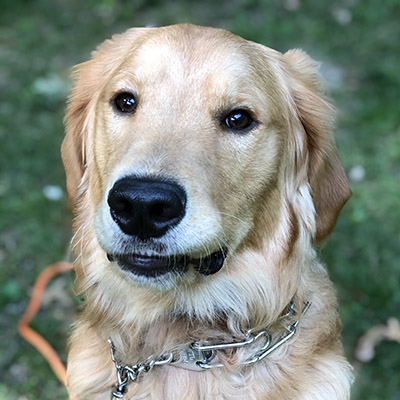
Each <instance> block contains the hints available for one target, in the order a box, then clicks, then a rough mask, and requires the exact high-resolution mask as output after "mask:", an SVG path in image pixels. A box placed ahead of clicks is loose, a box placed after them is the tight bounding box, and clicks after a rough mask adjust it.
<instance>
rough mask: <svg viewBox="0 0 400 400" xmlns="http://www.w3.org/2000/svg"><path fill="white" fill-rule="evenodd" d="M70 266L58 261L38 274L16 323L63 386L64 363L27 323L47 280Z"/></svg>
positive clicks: (65, 375) (20, 331)
mask: <svg viewBox="0 0 400 400" xmlns="http://www.w3.org/2000/svg"><path fill="white" fill-rule="evenodd" d="M72 268H73V265H72V264H71V263H68V262H64V261H60V262H56V263H54V264H52V265H50V266H48V267H47V268H45V269H44V270H43V271H42V272H41V273H40V274H39V276H38V278H37V279H36V282H35V285H34V287H33V293H32V298H31V300H30V302H29V304H28V307H27V308H26V310H25V312H24V314H23V315H22V317H21V319H20V321H19V323H18V332H19V334H20V335H21V336H22V337H23V338H24V339H25V340H27V341H28V342H29V343H30V344H31V345H32V346H33V347H35V348H36V349H37V350H38V351H39V352H40V353H41V354H42V355H43V357H44V358H45V359H46V360H47V362H48V363H49V365H50V367H51V369H52V370H53V372H54V373H55V375H56V376H57V378H58V379H59V380H60V381H61V382H62V383H63V384H64V386H65V387H67V373H66V368H65V366H64V364H63V363H62V361H61V360H60V357H59V356H58V354H57V352H56V351H55V350H54V348H53V347H52V346H51V345H50V343H49V342H48V341H47V340H46V339H44V338H43V336H41V335H39V334H38V333H37V332H35V331H34V330H33V329H32V328H31V327H30V326H29V324H30V322H31V321H32V319H33V318H34V316H35V315H36V314H37V313H38V311H39V309H40V305H41V302H42V296H43V293H44V291H45V289H46V286H47V284H48V283H49V281H50V280H51V279H52V278H53V277H54V276H56V275H58V274H61V273H63V272H66V271H70V270H72Z"/></svg>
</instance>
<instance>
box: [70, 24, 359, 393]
mask: <svg viewBox="0 0 400 400" xmlns="http://www.w3.org/2000/svg"><path fill="white" fill-rule="evenodd" d="M316 71H317V64H316V63H315V62H314V61H312V60H311V59H310V58H309V57H308V56H307V55H306V54H305V53H303V52H302V51H300V50H293V51H288V52H287V53H285V54H281V53H279V52H277V51H274V50H271V49H269V48H267V47H264V46H262V45H259V44H256V43H253V42H249V41H246V40H244V39H242V38H240V37H238V36H235V35H233V34H231V33H229V32H226V31H224V30H219V29H213V28H204V27H196V26H192V25H176V26H170V27H164V28H149V29H131V30H128V31H127V32H126V33H124V34H122V35H116V36H114V37H113V38H112V39H111V40H108V41H106V42H104V43H103V44H102V45H101V46H100V47H99V48H98V50H97V51H96V52H95V53H94V54H93V58H92V59H91V60H90V61H88V62H86V63H83V64H81V65H78V66H77V67H76V69H75V83H74V89H73V91H72V94H71V96H70V99H69V104H68V111H67V115H66V128H67V129H66V130H67V133H66V137H65V140H64V143H63V146H62V157H63V162H64V166H65V170H66V179H67V189H68V194H69V198H70V201H71V204H72V206H73V209H74V212H75V214H76V218H75V221H74V230H75V235H74V238H73V250H74V252H75V254H76V255H77V259H76V262H75V270H76V289H77V292H78V293H82V294H83V295H84V297H85V306H84V309H83V311H82V312H81V314H80V316H79V318H78V321H77V322H76V324H75V327H74V330H73V334H72V337H71V340H70V351H69V357H68V382H69V392H70V396H71V397H73V396H76V397H77V398H78V399H79V400H83V399H109V397H110V390H111V386H112V385H114V384H115V382H116V376H115V368H114V366H113V364H112V362H111V359H110V355H109V346H108V343H107V339H108V337H110V336H111V337H112V339H113V341H114V342H115V345H116V348H117V352H118V357H119V359H121V362H123V363H125V364H130V365H132V364H135V363H137V362H138V361H139V360H143V359H146V358H147V357H148V356H149V355H151V354H162V353H163V352H165V351H168V350H169V349H171V348H173V347H175V346H177V345H180V344H185V343H190V342H191V340H192V338H198V339H210V338H211V339H212V338H216V337H218V338H219V339H223V340H224V341H231V340H232V338H237V337H241V335H242V332H246V329H248V328H249V327H251V328H253V329H256V330H257V329H262V328H264V327H270V329H272V330H274V329H276V330H277V331H278V332H279V326H278V325H277V323H276V321H277V320H278V318H279V316H280V315H281V313H282V311H283V310H284V309H285V307H286V305H287V304H288V303H289V302H290V300H291V299H295V303H296V305H297V308H298V309H300V308H301V307H302V304H303V303H304V302H305V301H307V300H308V301H311V302H312V306H311V308H310V309H309V311H308V313H307V314H306V315H304V316H303V318H301V323H300V325H299V329H298V333H297V334H296V335H295V337H294V338H293V339H291V340H290V341H289V342H288V343H286V344H285V345H284V346H282V347H281V348H279V349H278V350H276V351H275V352H274V353H272V354H271V355H270V356H269V357H268V358H267V359H265V360H263V361H262V362H260V363H258V364H256V365H254V366H251V367H245V368H243V367H242V368H241V367H240V366H239V365H238V364H240V361H241V360H244V359H246V357H248V355H249V354H248V350H246V349H241V350H238V351H236V352H232V353H230V355H229V354H228V355H227V356H226V359H225V361H224V362H225V364H226V365H227V367H226V368H223V369H218V370H213V371H206V372H195V371H188V370H185V369H180V368H176V367H173V366H164V367H158V368H155V369H154V370H153V371H151V372H150V373H148V374H143V375H142V376H141V377H140V379H139V382H138V383H131V384H130V385H129V393H128V394H127V395H126V398H127V399H154V400H161V399H168V400H189V399H193V400H194V399H205V400H207V399H210V400H211V399H217V400H218V399H221V400H222V399H229V400H233V399H246V400H251V399H254V400H255V399H257V400H260V399H265V400H267V399H268V400H285V399H288V400H289V399H290V400H306V399H307V400H311V399H312V400H317V399H319V400H327V399H330V400H335V399H336V400H345V399H348V398H349V391H350V384H351V381H352V374H351V368H350V366H349V364H348V363H347V361H346V360H345V358H344V356H343V353H342V346H341V344H340V327H341V324H340V321H339V317H338V314H337V303H336V296H335V292H334V289H333V287H332V285H331V283H330V281H329V279H328V276H327V273H326V271H325V269H324V267H323V266H321V264H320V263H319V262H318V260H317V258H316V253H315V251H314V249H313V246H314V245H315V244H316V243H318V242H320V241H322V240H324V239H325V238H326V237H327V236H328V235H329V234H330V232H331V231H332V229H333V227H334V225H335V222H336V219H337V216H338V213H339V211H340V209H341V208H342V206H343V205H344V203H345V202H346V201H347V199H348V198H349V196H350V190H349V187H348V183H347V179H346V176H345V173H344V170H343V168H342V165H341V162H340V158H339V156H338V152H337V149H336V146H335V143H334V140H333V136H332V122H333V117H334V115H333V114H334V112H333V109H332V107H331V106H330V105H329V104H328V103H327V102H326V101H325V100H323V98H322V95H321V89H320V82H319V78H318V77H317V72H316ZM120 90H132V91H134V92H135V93H137V94H138V96H139V106H138V109H137V111H136V113H135V114H134V115H133V116H129V117H123V118H122V117H120V116H118V115H116V114H115V112H114V111H113V109H112V107H111V106H110V99H111V98H112V96H113V95H114V94H115V93H116V92H118V91H120ZM240 107H241V108H243V107H246V108H248V109H250V110H251V111H252V112H253V113H254V114H255V115H256V116H257V118H258V122H259V125H258V126H257V127H256V128H254V129H253V130H251V131H250V132H248V133H246V134H235V133H232V132H227V131H224V130H223V129H221V127H220V125H219V124H218V123H217V122H216V118H215V115H217V114H218V112H220V110H226V109H235V108H240ZM132 173H135V174H140V175H144V176H145V175H147V174H148V175H158V176H159V175H161V176H167V177H173V178H174V179H176V180H178V181H179V182H180V183H181V184H182V185H183V186H184V187H185V190H186V191H187V193H188V199H189V200H188V201H189V206H188V212H187V215H186V216H185V218H184V220H183V221H182V222H181V223H180V225H179V226H178V227H177V229H174V230H173V232H172V233H171V234H169V235H167V237H166V238H165V239H164V238H161V239H160V240H162V241H164V243H163V245H164V249H165V250H164V251H165V252H169V254H196V255H197V256H198V255H199V254H200V255H201V254H202V255H203V256H204V255H206V254H209V253H211V252H213V251H215V250H216V249H218V248H219V246H221V245H224V246H226V247H227V248H228V249H229V256H228V258H227V259H226V261H225V264H224V266H223V268H222V270H221V271H219V272H218V273H216V274H214V275H210V276H204V275H200V274H198V273H197V272H195V271H194V270H189V271H188V272H187V273H186V274H185V275H183V276H182V277H180V278H179V279H175V280H174V279H172V278H171V279H169V278H168V279H166V281H165V282H163V281H162V280H161V281H160V280H159V281H157V282H141V281H136V280H135V279H130V277H129V276H127V274H126V273H122V272H121V271H120V270H119V269H118V267H116V266H115V265H114V264H113V263H110V262H109V261H108V260H107V258H106V252H107V251H110V249H111V250H112V249H113V248H114V247H115V246H119V245H120V242H119V239H118V232H117V230H116V228H115V226H114V225H115V224H114V225H112V223H111V222H110V221H109V217H108V216H107V215H108V211H107V210H108V209H107V204H106V197H107V193H108V191H109V190H110V188H111V186H112V184H113V182H115V180H116V179H118V178H119V177H121V176H124V175H126V174H132ZM153 251H156V250H154V249H153ZM204 252H207V253H204Z"/></svg>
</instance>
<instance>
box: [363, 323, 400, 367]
mask: <svg viewBox="0 0 400 400" xmlns="http://www.w3.org/2000/svg"><path fill="white" fill-rule="evenodd" d="M383 340H391V341H394V342H398V343H400V323H399V321H398V320H397V319H396V318H389V319H388V322H387V325H376V326H374V327H372V328H371V329H369V330H368V331H367V332H366V333H365V334H364V335H363V336H361V338H360V339H359V341H358V345H357V348H356V351H355V357H356V358H357V360H359V361H361V362H369V361H371V360H372V359H373V358H374V356H375V347H376V346H377V345H378V344H379V343H381V342H382V341H383Z"/></svg>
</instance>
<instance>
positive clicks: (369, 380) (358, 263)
mask: <svg viewBox="0 0 400 400" xmlns="http://www.w3.org/2000/svg"><path fill="white" fill-rule="evenodd" d="M289 3H291V4H296V2H295V1H278V0H276V1H272V0H270V1H267V0H260V1H255V0H229V1H228V0H225V1H221V2H215V1H211V0H206V1H203V2H202V3H198V2H195V1H194V0H192V1H185V2H184V1H177V2H162V1H159V0H150V1H145V0H135V1H129V2H126V1H116V0H101V1H94V0H88V1H86V2H82V1H78V0H69V1H61V0H53V1H50V0H36V1H35V2H29V1H23V0H19V1H17V0H16V1H12V2H6V1H5V0H3V1H2V2H1V13H0V65H1V68H0V85H1V90H0V152H1V153H0V263H1V268H0V281H1V285H0V306H1V309H2V310H1V314H0V329H1V337H2V346H1V347H2V349H1V356H0V376H1V383H0V400H2V399H11V398H12V399H21V400H27V399H28V400H30V399H39V398H40V399H42V400H47V399H49V400H50V399H55V398H57V399H62V398H66V394H65V390H64V389H63V388H62V386H61V385H60V384H59V383H58V382H57V380H56V378H55V377H54V376H53V374H52V372H51V371H50V369H49V367H48V366H47V364H46V362H45V361H44V360H43V359H42V358H41V356H39V355H38V354H37V352H36V350H34V349H33V348H32V347H31V346H30V345H29V344H27V343H26V342H25V341H23V340H22V339H21V338H19V337H18V335H17V334H16V324H17V321H18V318H19V316H20V315H21V313H22V311H23V309H24V308H25V306H26V304H27V302H28V298H29V294H30V290H31V286H32V283H33V281H34V279H35V277H36V276H37V274H38V273H39V271H40V270H41V269H42V268H43V266H45V265H47V264H49V263H51V262H54V261H57V260H59V259H63V258H64V259H65V257H66V255H67V249H68V241H69V238H70V224H71V216H70V214H69V212H68V208H67V205H66V198H65V194H64V196H63V197H61V198H60V199H59V200H56V201H54V200H53V201H52V200H49V199H48V198H46V197H45V195H44V192H43V190H44V189H45V188H46V187H48V186H49V185H55V186H59V187H62V188H63V189H64V174H63V170H62V165H61V160H60V156H59V148H60V144H61V141H62V138H63V125H62V118H63V114H64V108H65V96H66V93H67V91H68V75H69V70H70V67H71V66H72V65H74V64H76V63H78V62H81V61H84V60H86V59H87V58H88V57H89V54H90V51H91V50H93V49H94V47H95V46H96V45H97V44H99V43H100V42H101V41H103V40H104V39H106V38H107V37H109V36H110V35H111V34H112V33H115V32H121V31H123V30H125V29H126V28H128V27H131V26H143V25H146V24H154V25H164V24H171V23H177V22H192V23H197V24H202V25H213V26H220V27H224V28H227V29H229V30H232V31H233V32H235V33H237V34H239V35H242V36H245V37H246V38H248V39H251V40H255V41H259V42H262V43H264V44H267V45H269V46H270V47H274V48H276V49H278V50H281V51H285V50H287V49H289V48H293V47H301V48H303V49H304V50H306V51H307V52H308V53H309V54H310V55H312V56H313V57H314V58H316V59H318V60H320V61H323V67H322V73H323V74H324V75H326V77H327V79H328V82H330V83H331V86H330V92H331V97H332V98H333V100H334V102H335V103H336V105H337V107H338V108H339V109H340V110H341V111H340V113H339V117H338V124H337V125H338V126H337V135H336V137H337V142H338V145H339V147H340V151H341V155H342V158H343V162H344V165H345V168H346V170H347V171H350V170H351V169H352V167H354V166H362V168H363V170H364V171H365V177H364V178H363V179H362V180H361V181H357V182H352V188H353V192H354V195H353V198H352V199H351V201H350V202H349V204H348V205H347V206H346V207H345V209H344V211H343V213H342V216H341V218H340V220H339V223H338V225H337V229H336V231H335V233H334V234H333V235H332V237H331V240H330V241H329V243H328V244H327V245H326V246H325V247H324V248H323V249H322V250H321V257H322V258H323V259H324V261H325V262H326V263H327V265H328V269H329V272H330V275H331V277H332V279H333V281H334V282H335V285H336V287H337V289H338V292H339V296H340V301H341V314H342V318H343V323H344V330H343V334H344V344H345V349H346V352H347V354H348V357H349V359H350V360H351V361H352V362H353V364H354V366H355V371H356V375H357V380H356V383H355V385H354V390H353V399H355V400H375V399H376V400H398V399H400V375H399V373H398V371H399V369H400V347H399V345H398V344H395V343H389V342H388V343H383V344H382V345H380V346H379V347H378V348H377V353H376V357H375V358H374V360H373V361H372V362H370V363H367V364H361V363H358V362H356V361H355V360H354V357H353V354H354V349H355V346H356V344H357V340H358V338H359V337H360V336H361V335H362V334H363V333H364V332H365V331H366V330H367V329H368V328H370V327H371V326H373V325H375V324H378V323H385V322H386V320H387V319H388V318H389V317H391V316H397V317H399V314H400V312H399V310H400V290H399V287H400V282H399V281H400V200H399V197H400V193H399V192H400V191H399V187H400V113H399V92H400V74H399V61H400V60H399V51H398V38H399V37H400V24H399V20H400V3H399V1H398V0H386V1H385V2H380V1H378V0H363V1H360V0H358V1H357V0H337V1H335V2H330V1H319V2H317V1H311V0H303V1H300V2H299V4H300V7H299V8H298V9H297V10H294V11H289V10H288V9H287V8H285V7H284V4H289ZM340 21H341V22H340ZM62 279H63V280H64V281H65V284H66V289H65V290H66V293H67V297H68V296H70V297H72V289H71V277H64V278H62ZM55 292H57V290H55ZM61 300H62V299H61ZM74 304H76V303H72V304H71V303H68V301H66V300H65V299H64V301H61V302H60V301H53V302H51V301H50V300H49V301H48V305H47V306H46V307H45V308H44V309H43V311H42V312H41V313H40V314H39V316H38V317H37V319H36V320H35V322H34V327H35V328H36V329H38V330H39V331H40V332H42V333H43V334H45V336H46V337H48V338H50V339H51V341H52V343H53V344H54V345H55V346H56V347H57V349H58V350H59V351H60V353H61V354H62V357H63V358H64V357H65V350H64V348H65V340H66V333H67V331H68V325H69V324H70V321H71V317H72V314H73V313H74V310H75V308H76V306H75V305H74Z"/></svg>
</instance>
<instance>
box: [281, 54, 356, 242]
mask: <svg viewBox="0 0 400 400" xmlns="http://www.w3.org/2000/svg"><path fill="white" fill-rule="evenodd" d="M282 63H283V65H284V68H285V70H286V72H287V74H288V80H289V90H290V95H291V98H292V100H293V103H294V104H293V105H292V106H293V108H294V110H293V111H294V114H295V115H294V118H295V119H297V121H295V123H296V122H297V125H300V127H302V128H303V129H304V132H305V138H306V142H307V146H306V148H307V152H308V181H309V184H310V187H311V195H312V198H313V202H314V207H315V211H316V234H315V238H314V240H315V242H316V243H318V242H321V241H323V240H324V239H325V238H326V237H327V236H329V234H330V233H331V232H332V230H333V228H334V226H335V224H336V220H337V218H338V216H339V212H340V210H341V209H342V207H343V206H344V205H345V203H346V202H347V200H348V199H349V198H350V196H351V190H350V186H349V183H348V180H347V177H346V173H345V171H344V169H343V166H342V162H341V160H340V156H339V153H338V150H337V148H336V144H335V141H334V138H333V133H332V130H333V119H334V109H333V107H332V106H331V105H330V104H329V103H327V102H326V101H325V100H324V99H323V97H322V90H321V82H320V79H319V77H318V75H317V71H318V63H316V62H315V61H313V60H312V59H311V58H310V57H308V56H307V55H306V54H305V53H304V52H302V51H300V50H290V51H288V52H287V53H285V54H284V55H283V57H282Z"/></svg>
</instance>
